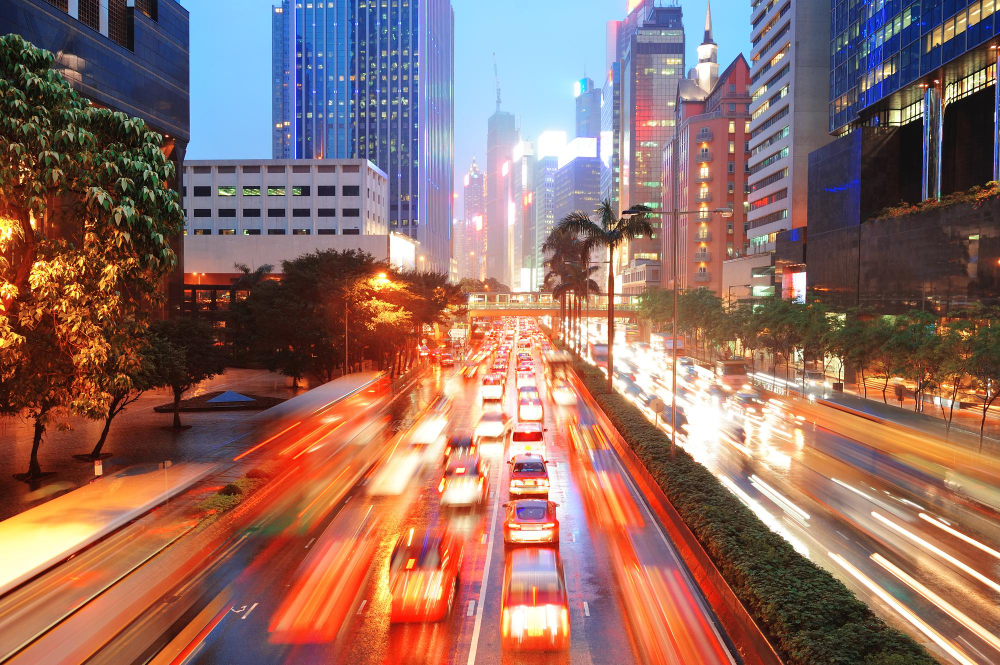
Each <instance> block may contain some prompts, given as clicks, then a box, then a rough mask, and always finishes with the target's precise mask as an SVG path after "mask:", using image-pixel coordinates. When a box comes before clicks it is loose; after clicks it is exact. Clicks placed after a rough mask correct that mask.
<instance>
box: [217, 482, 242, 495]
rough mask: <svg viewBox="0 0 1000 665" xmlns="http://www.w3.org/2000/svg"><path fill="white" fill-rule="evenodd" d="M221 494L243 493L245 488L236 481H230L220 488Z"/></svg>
mask: <svg viewBox="0 0 1000 665" xmlns="http://www.w3.org/2000/svg"><path fill="white" fill-rule="evenodd" d="M219 494H222V495H223V496H235V495H237V494H243V490H242V489H241V488H240V486H239V485H237V484H236V483H229V484H228V485H226V486H225V487H223V488H222V489H221V490H219Z"/></svg>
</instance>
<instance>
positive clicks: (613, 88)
mask: <svg viewBox="0 0 1000 665" xmlns="http://www.w3.org/2000/svg"><path fill="white" fill-rule="evenodd" d="M618 23H619V22H618V21H613V22H611V23H610V24H609V32H613V31H616V30H617V27H614V30H612V26H617V25H618ZM621 112H622V109H621V64H620V63H619V62H618V61H617V60H614V61H612V62H611V64H610V66H609V67H608V77H607V79H606V80H605V82H604V87H603V88H601V145H600V152H601V200H602V201H605V200H607V201H610V202H611V207H612V208H613V209H614V210H619V209H620V208H619V205H618V204H619V202H620V199H621V194H620V188H621V174H620V168H621V167H620V157H621V155H620V148H621Z"/></svg>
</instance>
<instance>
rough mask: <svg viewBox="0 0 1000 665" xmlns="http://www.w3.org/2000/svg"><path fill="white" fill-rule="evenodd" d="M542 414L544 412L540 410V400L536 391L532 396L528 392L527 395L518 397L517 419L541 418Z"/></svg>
mask: <svg viewBox="0 0 1000 665" xmlns="http://www.w3.org/2000/svg"><path fill="white" fill-rule="evenodd" d="M544 415H545V414H544V412H543V410H542V400H541V399H540V398H539V397H538V393H537V392H536V393H535V394H534V395H533V396H531V395H530V394H529V395H528V396H525V397H519V398H518V400H517V418H518V420H541V419H542V418H543V417H544Z"/></svg>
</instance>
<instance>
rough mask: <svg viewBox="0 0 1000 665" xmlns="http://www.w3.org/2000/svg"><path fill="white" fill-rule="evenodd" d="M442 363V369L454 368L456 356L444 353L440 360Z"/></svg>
mask: <svg viewBox="0 0 1000 665" xmlns="http://www.w3.org/2000/svg"><path fill="white" fill-rule="evenodd" d="M438 362H440V363H441V367H454V366H455V356H454V355H452V354H450V353H442V354H441V356H440V357H439V359H438Z"/></svg>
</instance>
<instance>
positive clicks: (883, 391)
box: [882, 371, 889, 404]
mask: <svg viewBox="0 0 1000 665" xmlns="http://www.w3.org/2000/svg"><path fill="white" fill-rule="evenodd" d="M888 389H889V372H888V371H886V373H885V383H884V384H882V401H883V402H884V403H886V404H888V403H889V400H888V399H887V398H886V396H885V391H887V390H888Z"/></svg>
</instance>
